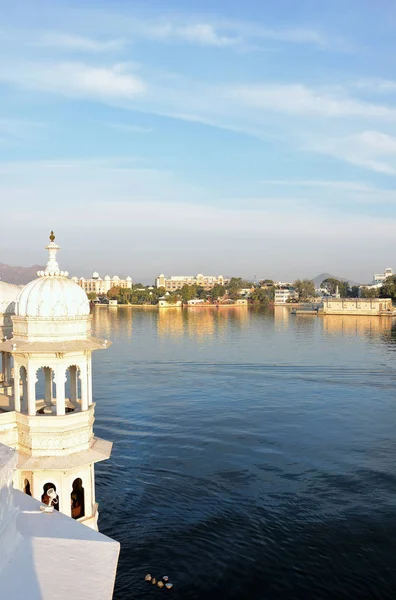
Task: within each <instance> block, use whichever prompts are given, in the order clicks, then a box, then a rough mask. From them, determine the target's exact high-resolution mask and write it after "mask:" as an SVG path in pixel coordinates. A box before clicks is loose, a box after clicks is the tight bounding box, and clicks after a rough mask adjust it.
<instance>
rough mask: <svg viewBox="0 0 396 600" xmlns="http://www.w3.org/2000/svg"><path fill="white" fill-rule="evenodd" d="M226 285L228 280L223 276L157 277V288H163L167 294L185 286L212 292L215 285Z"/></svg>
mask: <svg viewBox="0 0 396 600" xmlns="http://www.w3.org/2000/svg"><path fill="white" fill-rule="evenodd" d="M217 284H218V285H225V284H226V280H225V279H224V277H223V276H222V275H217V276H215V275H202V274H201V273H199V274H198V275H195V276H194V275H172V276H171V277H169V278H168V277H165V275H164V274H163V273H161V275H159V276H158V277H156V279H155V286H156V287H157V288H160V287H163V288H165V289H166V291H167V292H174V291H176V290H179V289H180V288H182V287H183V285H197V286H201V287H203V288H204V289H205V290H211V289H212V288H213V287H214V286H215V285H217Z"/></svg>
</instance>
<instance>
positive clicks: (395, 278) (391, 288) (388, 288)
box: [378, 275, 396, 302]
mask: <svg viewBox="0 0 396 600" xmlns="http://www.w3.org/2000/svg"><path fill="white" fill-rule="evenodd" d="M378 291H379V294H378V296H379V297H380V298H392V301H393V302H396V275H392V276H391V277H387V278H386V279H385V281H384V283H383V284H382V286H381V287H380V288H379V290H378Z"/></svg>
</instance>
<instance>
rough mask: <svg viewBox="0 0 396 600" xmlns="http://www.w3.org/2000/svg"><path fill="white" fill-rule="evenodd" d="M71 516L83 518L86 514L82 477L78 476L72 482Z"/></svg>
mask: <svg viewBox="0 0 396 600" xmlns="http://www.w3.org/2000/svg"><path fill="white" fill-rule="evenodd" d="M70 499H71V516H72V518H73V519H81V518H82V517H84V516H85V497H84V488H83V484H82V479H81V477H77V479H75V480H74V481H73V484H72V492H71V494H70Z"/></svg>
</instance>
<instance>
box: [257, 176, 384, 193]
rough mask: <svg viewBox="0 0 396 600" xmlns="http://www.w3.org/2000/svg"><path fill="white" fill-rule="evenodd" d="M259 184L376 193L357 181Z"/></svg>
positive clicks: (306, 181)
mask: <svg viewBox="0 0 396 600" xmlns="http://www.w3.org/2000/svg"><path fill="white" fill-rule="evenodd" d="M261 183H264V184H268V185H276V186H292V187H308V188H310V187H314V188H315V187H321V188H329V189H336V190H345V191H351V192H368V193H373V192H375V193H376V192H377V191H379V190H377V189H376V188H374V187H372V186H370V185H366V184H364V183H360V182H359V181H331V180H330V181H326V180H319V179H306V180H303V179H292V180H290V179H264V180H263V181H261Z"/></svg>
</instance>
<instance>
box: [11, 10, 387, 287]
mask: <svg viewBox="0 0 396 600" xmlns="http://www.w3.org/2000/svg"><path fill="white" fill-rule="evenodd" d="M195 4H196V9H195V10H192V9H191V7H189V6H188V3H185V2H182V1H181V0H168V2H166V3H164V2H163V1H162V0H153V1H152V2H150V3H149V5H148V4H147V3H143V2H125V1H122V0H111V1H110V0H96V1H95V2H93V0H87V1H86V2H84V3H83V4H82V3H81V2H78V1H77V0H70V1H69V2H67V3H66V2H58V1H53V0H51V1H50V0H35V2H33V3H32V2H30V1H28V0H15V1H14V2H13V3H12V4H9V3H3V5H4V6H3V11H2V26H1V33H0V52H1V55H2V56H6V57H7V60H6V61H2V64H1V65H0V198H1V199H2V202H1V208H2V217H3V223H4V226H3V228H2V233H1V237H0V262H3V263H7V264H10V265H15V266H16V265H22V266H30V265H26V254H27V252H28V253H29V259H30V264H34V263H37V264H42V263H43V260H44V258H43V257H44V251H42V252H40V246H41V243H42V239H43V235H44V236H45V235H46V233H47V231H49V230H50V229H54V230H55V231H56V234H57V240H58V241H59V244H60V246H61V247H62V250H61V252H60V255H59V260H60V262H61V264H62V265H63V266H64V268H67V269H68V271H69V272H70V275H75V276H81V275H84V276H88V275H90V274H92V271H94V270H97V271H99V272H100V273H103V276H104V275H105V274H107V273H108V274H109V275H114V274H118V275H119V276H126V275H130V276H131V277H132V278H133V279H134V280H139V279H142V280H143V281H145V282H148V281H153V280H154V278H155V277H156V276H157V275H159V273H161V272H163V273H165V274H168V275H172V274H182V275H194V274H197V273H200V272H202V273H209V274H213V275H217V274H222V275H224V276H227V275H240V276H243V277H246V278H252V277H253V275H254V274H255V273H256V274H257V277H258V278H261V277H276V278H277V279H278V278H279V279H282V280H293V279H294V278H296V277H314V276H315V275H317V274H318V273H320V272H322V271H327V272H330V273H333V274H335V275H339V276H342V277H345V278H349V279H351V280H354V281H359V282H360V281H362V282H364V281H370V280H371V278H372V274H373V273H374V272H378V271H382V270H384V269H385V268H387V267H392V268H393V267H394V266H395V265H394V264H393V260H392V257H393V256H396V236H395V235H394V232H395V228H396V208H395V207H396V204H395V198H396V195H395V187H396V186H395V181H396V180H395V175H396V78H395V76H394V64H393V62H394V61H393V56H394V53H395V50H396V40H395V36H394V23H395V19H396V4H395V3H390V2H387V3H382V4H381V7H380V9H379V8H378V6H377V5H376V3H374V2H365V1H361V0H349V2H348V3H347V6H346V4H345V1H344V0H333V1H332V2H321V3H312V2H311V1H310V0H301V1H300V2H298V3H293V2H290V0H279V2H276V3H274V2H257V1H256V0H246V1H245V2H243V3H240V2H232V1H230V0H216V1H214V2H213V1H210V2H209V0H202V1H201V2H199V3H195ZM32 248H33V251H31V249H32Z"/></svg>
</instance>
